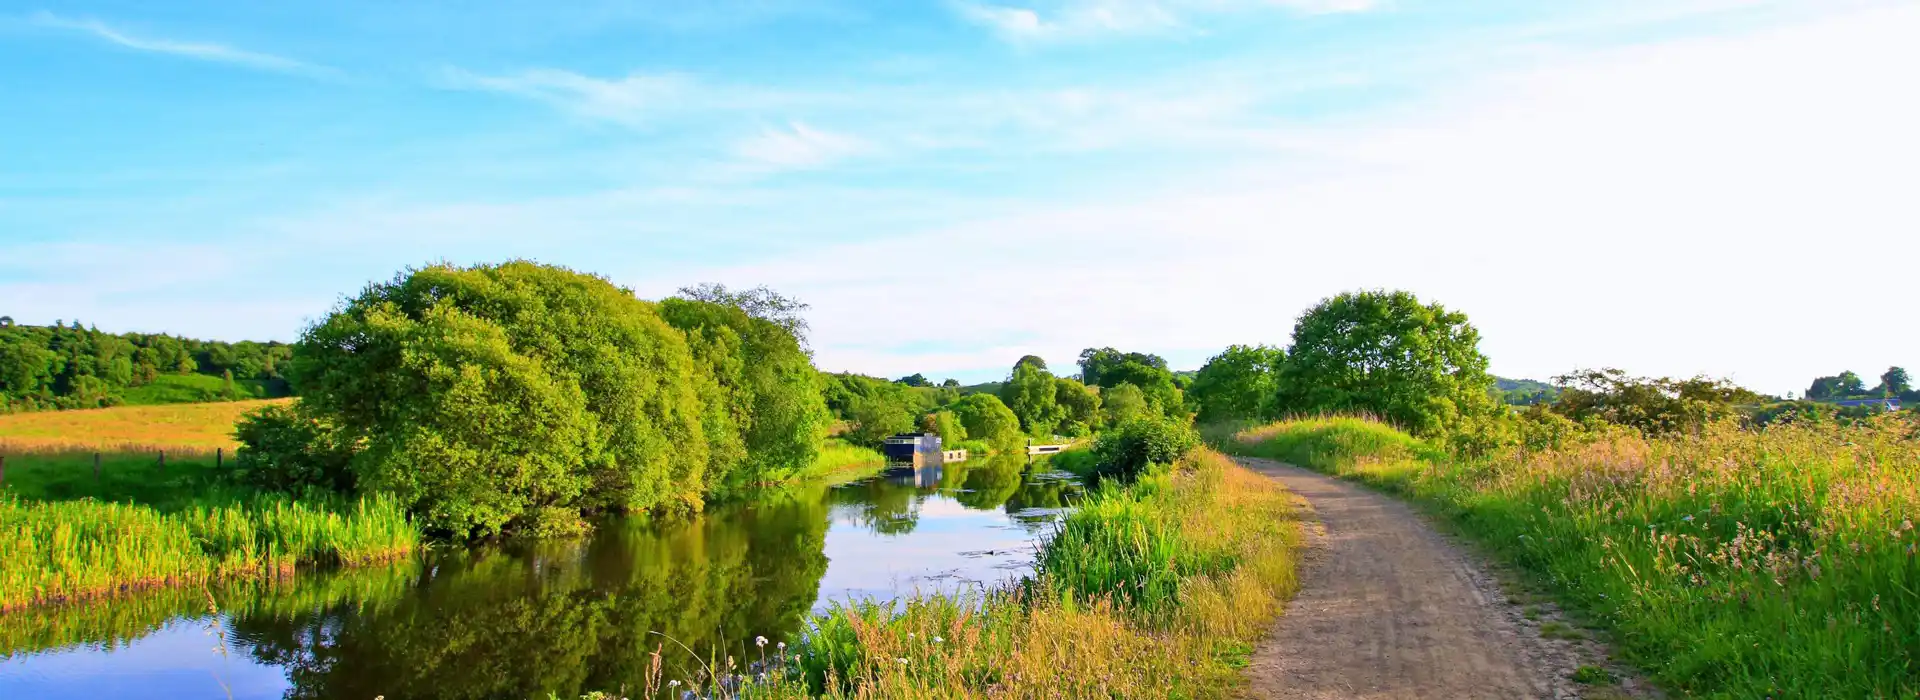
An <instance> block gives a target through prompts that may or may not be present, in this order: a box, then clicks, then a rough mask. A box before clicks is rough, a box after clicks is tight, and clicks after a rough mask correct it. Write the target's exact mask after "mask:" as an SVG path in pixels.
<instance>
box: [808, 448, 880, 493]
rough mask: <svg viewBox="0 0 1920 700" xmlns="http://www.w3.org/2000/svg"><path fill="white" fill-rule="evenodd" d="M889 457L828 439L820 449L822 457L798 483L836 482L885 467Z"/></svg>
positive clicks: (817, 459)
mask: <svg viewBox="0 0 1920 700" xmlns="http://www.w3.org/2000/svg"><path fill="white" fill-rule="evenodd" d="M886 463H887V456H886V455H883V454H880V452H879V451H878V450H873V449H869V448H865V447H861V446H859V445H855V444H853V443H850V442H847V441H846V440H842V439H840V438H827V442H826V444H824V445H822V446H821V447H820V456H819V457H817V458H815V459H814V460H813V466H812V467H811V468H809V469H808V470H807V471H806V472H805V473H803V474H801V475H800V476H799V477H798V478H797V479H796V481H803V482H807V481H819V480H823V479H825V480H834V479H837V478H841V477H845V476H847V475H850V474H860V473H864V472H866V471H869V470H872V469H876V468H879V467H882V466H885V465H886Z"/></svg>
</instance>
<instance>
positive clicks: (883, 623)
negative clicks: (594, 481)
mask: <svg viewBox="0 0 1920 700" xmlns="http://www.w3.org/2000/svg"><path fill="white" fill-rule="evenodd" d="M1296 517H1297V511H1296V507H1295V505H1294V502H1293V500H1292V499H1291V497H1290V496H1289V495H1288V494H1287V493H1286V491H1285V490H1284V489H1282V488H1281V487H1280V486H1279V485H1278V484H1276V483H1274V482H1273V481H1272V480H1270V479H1267V478H1265V477H1262V476H1259V475H1257V474H1254V473H1252V472H1249V471H1247V470H1245V469H1241V468H1240V467H1237V466H1235V465H1233V464H1232V463H1230V462H1229V461H1228V460H1227V459H1226V458H1225V457H1223V456H1221V455H1219V454H1218V453H1214V452H1211V451H1202V452H1196V453H1194V454H1192V455H1190V456H1188V457H1187V458H1185V459H1184V460H1183V461H1182V463H1181V464H1180V465H1179V468H1178V469H1176V470H1174V471H1173V472H1172V473H1171V474H1167V475H1162V476H1158V477H1152V478H1149V479H1146V480H1143V481H1141V482H1140V483H1138V484H1136V485H1135V486H1132V487H1129V488H1118V487H1107V488H1104V489H1102V490H1100V491H1099V492H1097V493H1095V494H1093V495H1092V496H1090V497H1089V499H1088V501H1087V502H1086V503H1085V504H1083V505H1082V506H1081V507H1080V508H1079V509H1078V510H1076V511H1075V512H1074V513H1073V514H1071V515H1069V516H1068V518H1067V520H1066V521H1065V523H1063V524H1062V526H1061V529H1060V532H1059V533H1058V534H1057V535H1056V536H1055V537H1054V538H1053V539H1051V540H1050V541H1049V542H1048V544H1046V545H1045V546H1044V547H1043V549H1042V552H1041V554H1040V566H1039V567H1038V570H1037V571H1036V572H1035V573H1034V574H1033V575H1032V576H1031V577H1029V578H1027V579H1026V580H1024V581H1022V582H1021V583H1019V584H1017V585H1014V586H1011V587H1007V588H994V589H989V590H986V591H982V592H977V593H973V594H966V595H957V596H920V597H912V598H907V599H903V600H898V601H893V602H887V603H874V602H866V603H850V604H843V605H838V606H836V607H834V608H833V609H831V610H829V611H828V612H827V613H825V614H823V615H820V616H818V617H816V618H815V620H814V623H813V629H812V630H811V632H810V633H809V634H807V635H806V636H805V637H804V638H803V639H801V640H798V641H797V642H796V643H795V644H793V645H792V646H785V645H779V644H776V645H774V646H771V647H765V648H764V649H763V651H764V655H763V657H762V658H759V659H751V660H741V661H738V662H735V661H734V660H731V659H724V660H723V659H715V660H711V661H708V662H706V663H705V664H704V665H703V666H701V667H700V668H701V669H702V673H705V672H706V670H707V669H709V668H711V669H715V671H717V672H716V673H713V674H712V675H707V676H700V677H694V678H688V679H685V681H684V682H683V684H682V685H679V686H675V687H676V688H681V689H685V688H694V689H696V690H698V691H699V692H700V693H701V696H702V697H717V698H809V697H824V698H862V699H878V698H887V699H892V698H906V699H912V698H986V697H993V698H1093V697H1099V698H1154V699H1156V700H1158V699H1161V698H1196V697H1227V696H1230V695H1231V694H1232V693H1233V692H1234V689H1235V688H1236V687H1237V686H1238V685H1239V684H1240V682H1241V679H1240V672H1239V670H1240V668H1242V667H1243V666H1244V665H1245V664H1246V662H1247V658H1248V654H1250V652H1251V650H1252V645H1253V643H1254V642H1255V641H1257V640H1258V639H1259V638H1260V637H1261V636H1263V635H1264V634H1265V633H1266V632H1267V631H1268V630H1269V629H1270V626H1271V624H1272V622H1273V619H1274V618H1275V617H1276V616H1278V615H1279V612H1280V609H1281V606H1282V604H1283V603H1284V602H1285V600H1286V599H1287V598H1288V597H1290V596H1291V595H1292V593H1293V591H1294V590H1295V588H1296V587H1297V582H1296V579H1295V572H1294V563H1295V549H1296V547H1297V545H1298V543H1299V541H1300V539H1299V538H1300V532H1299V528H1298V526H1297V523H1296V522H1295V518H1296ZM1140 580H1146V581H1148V582H1149V583H1148V584H1147V585H1145V586H1141V585H1140V584H1139V583H1138V581H1140ZM669 647H670V645H669ZM716 677H717V678H721V679H729V678H731V679H733V680H721V681H718V682H716V681H714V680H713V679H714V678H716ZM735 681H737V682H735ZM668 682H671V681H668ZM661 687H665V686H661ZM589 697H591V696H589Z"/></svg>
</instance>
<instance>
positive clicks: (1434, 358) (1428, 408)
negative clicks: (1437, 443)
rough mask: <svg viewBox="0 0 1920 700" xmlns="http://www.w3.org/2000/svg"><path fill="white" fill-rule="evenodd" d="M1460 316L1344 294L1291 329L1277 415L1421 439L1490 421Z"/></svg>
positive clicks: (1475, 341)
mask: <svg viewBox="0 0 1920 700" xmlns="http://www.w3.org/2000/svg"><path fill="white" fill-rule="evenodd" d="M1479 345H1480V332H1479V331H1478V330H1476V329H1474V327H1473V325H1472V324H1470V323H1468V322H1467V317H1466V315H1465V314H1462V313H1459V312H1455V311H1449V310H1447V309H1446V308H1445V307H1443V306H1441V305H1439V304H1423V303H1421V302H1420V300H1419V299H1418V298H1417V297H1415V296H1414V295H1413V294H1411V293H1409V292H1403V291H1393V292H1388V291H1367V292H1349V293H1346V294H1341V295H1339V296H1336V297H1333V298H1331V299H1327V300H1325V301H1322V302H1320V304H1319V305H1317V306H1314V307H1313V308H1312V309H1309V310H1308V311H1307V312H1306V314H1304V315H1302V316H1301V317H1300V320H1299V322H1297V323H1296V324H1295V325H1294V331H1293V346H1292V348H1291V349H1290V351H1289V354H1288V357H1287V361H1286V365H1285V369H1284V371H1283V372H1282V373H1281V376H1282V381H1281V382H1280V385H1281V386H1280V389H1279V393H1278V395H1277V403H1276V406H1277V408H1278V409H1279V410H1282V411H1298V412H1318V411H1326V412H1366V413H1373V414H1375V415H1379V416H1381V417H1383V418H1385V419H1386V420H1389V421H1392V422H1394V423H1397V424H1399V425H1401V426H1403V427H1405V428H1406V429H1408V430H1409V431H1411V432H1413V433H1415V434H1418V435H1422V436H1440V435H1445V434H1446V433H1448V432H1449V431H1450V430H1452V429H1454V428H1455V427H1458V426H1460V425H1461V424H1462V423H1463V422H1466V421H1469V420H1472V419H1474V418H1476V417H1483V416H1491V415H1494V414H1496V413H1497V412H1498V411H1499V410H1500V409H1499V406H1498V405H1496V404H1495V402H1494V399H1493V395H1492V389H1493V377H1492V376H1491V375H1489V374H1487V358H1486V356H1485V355H1482V354H1480V348H1479Z"/></svg>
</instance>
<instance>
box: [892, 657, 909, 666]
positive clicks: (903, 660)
mask: <svg viewBox="0 0 1920 700" xmlns="http://www.w3.org/2000/svg"><path fill="white" fill-rule="evenodd" d="M894 661H898V662H900V665H902V666H905V665H907V660H906V659H905V658H904V657H903V658H898V659H894Z"/></svg>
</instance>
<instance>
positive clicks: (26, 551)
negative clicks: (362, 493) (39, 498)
mask: <svg viewBox="0 0 1920 700" xmlns="http://www.w3.org/2000/svg"><path fill="white" fill-rule="evenodd" d="M419 543H420V534H419V532H418V531H417V530H416V529H415V528H414V527H413V526H412V525H411V524H409V523H408V521H407V517H406V514H405V512H404V511H402V509H401V508H400V507H399V505H398V504H396V503H394V502H393V501H391V500H389V499H385V498H378V497H370V498H366V499H362V500H359V501H356V502H353V503H339V504H317V503H314V502H296V501H289V500H285V499H279V498H260V499H257V500H254V501H252V502H248V503H243V504H234V505H222V506H189V507H185V508H182V509H180V510H177V511H174V512H162V511H159V510H155V509H153V508H150V507H147V506H139V505H129V504H117V503H102V502H99V501H93V500H81V501H66V502H54V503H28V502H23V501H21V500H19V499H17V498H14V497H10V496H9V497H4V498H0V610H10V609H14V608H20V607H24V606H29V605H37V604H44V603H55V602H62V601H73V600H82V599H87V598H94V597H100V596H105V595H111V594H114V593H118V592H122V591H126V590H133V589H139V588H148V587H154V586H162V585H175V584H194V583H204V582H208V581H213V580H229V579H249V578H267V577H275V576H285V575H288V574H291V573H293V572H294V571H295V570H296V569H299V568H302V567H308V566H320V565H332V564H342V565H349V566H351V565H359V564H366V563H372V562H376V561H384V560H388V559H392V558H395V557H398V556H401V555H404V554H407V553H409V552H412V551H413V550H414V549H415V548H416V547H417V546H418V545H419Z"/></svg>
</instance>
